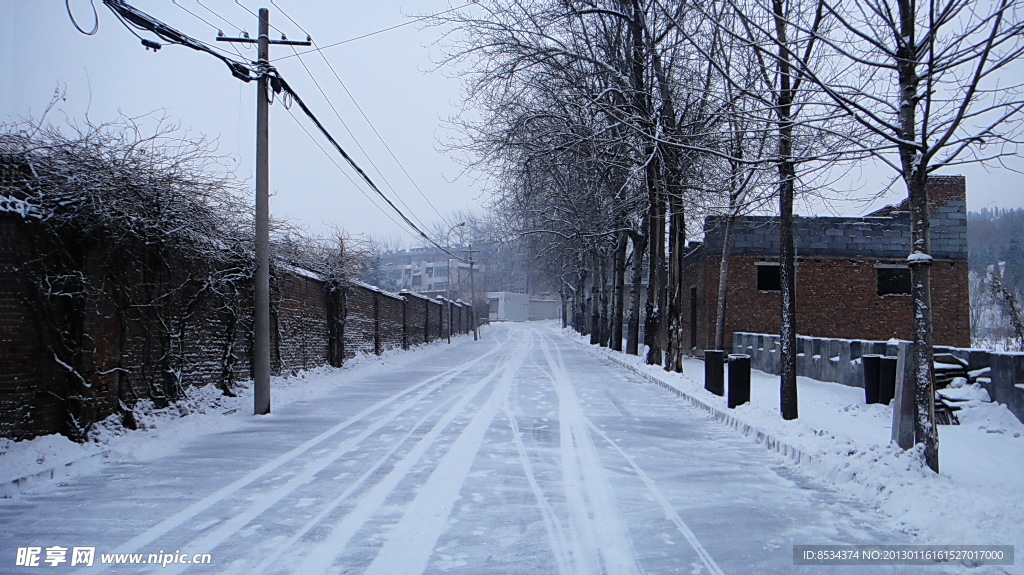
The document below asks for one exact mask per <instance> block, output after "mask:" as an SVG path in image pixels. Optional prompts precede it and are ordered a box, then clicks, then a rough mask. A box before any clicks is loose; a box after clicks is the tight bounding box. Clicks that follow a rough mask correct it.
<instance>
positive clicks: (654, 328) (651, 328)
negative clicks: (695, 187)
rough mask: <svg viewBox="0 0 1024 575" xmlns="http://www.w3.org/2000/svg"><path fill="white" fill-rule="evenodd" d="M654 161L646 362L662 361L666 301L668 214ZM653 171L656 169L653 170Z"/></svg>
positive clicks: (646, 318)
mask: <svg viewBox="0 0 1024 575" xmlns="http://www.w3.org/2000/svg"><path fill="white" fill-rule="evenodd" d="M655 164H656V162H655V161H652V162H651V165H650V166H649V167H648V170H647V171H648V175H647V178H648V186H649V187H650V195H651V200H650V207H649V212H648V232H647V237H648V241H649V242H650V250H649V251H648V258H647V259H648V269H647V304H646V306H645V310H644V311H645V318H644V343H645V344H646V345H647V347H648V349H647V358H646V360H647V364H648V365H661V364H662V354H661V340H660V338H659V335H660V334H661V323H662V322H661V314H662V308H661V307H660V306H661V304H662V303H663V302H662V300H661V294H662V293H663V290H662V289H661V283H662V266H663V264H664V262H665V259H664V253H665V215H664V213H663V206H662V201H661V194H660V193H658V187H659V184H658V181H657V178H658V174H657V168H656V166H655ZM652 172H653V173H652Z"/></svg>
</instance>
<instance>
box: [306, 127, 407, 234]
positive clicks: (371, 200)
mask: <svg viewBox="0 0 1024 575" xmlns="http://www.w3.org/2000/svg"><path fill="white" fill-rule="evenodd" d="M286 109H287V110H288V115H289V116H290V117H291V118H292V120H294V121H295V124H296V125H298V126H299V128H301V129H302V131H303V132H305V133H306V135H307V136H309V139H310V141H312V142H313V144H314V145H315V146H316V147H318V148H320V151H321V152H323V153H324V155H325V156H327V159H328V160H330V161H331V163H332V164H334V166H335V167H336V168H338V171H339V172H341V175H343V176H345V179H347V180H348V181H349V182H351V183H352V187H354V188H355V189H356V190H358V191H359V193H360V194H362V195H363V197H365V198H366V199H367V201H369V202H370V203H371V204H372V205H373V207H375V208H377V209H378V210H380V212H381V213H382V214H384V216H385V217H386V218H388V219H389V220H391V221H392V222H393V223H394V224H395V225H396V226H398V227H399V228H401V229H402V230H403V231H404V232H405V233H407V234H409V235H410V236H412V237H414V238H415V237H418V236H417V235H416V234H415V233H413V232H412V231H411V230H409V229H408V228H406V227H405V225H404V224H402V223H401V222H399V221H398V220H396V219H395V218H394V217H393V216H392V215H391V214H390V213H389V212H388V211H387V210H385V209H384V208H382V207H381V206H380V204H378V203H377V202H376V201H375V200H374V199H373V196H371V195H370V194H367V193H366V191H365V190H363V188H362V187H361V186H360V185H359V183H358V182H356V181H355V180H353V179H352V176H350V175H348V174H347V173H346V172H345V170H344V168H342V167H341V164H339V163H338V161H337V160H335V159H334V156H333V155H331V153H330V152H328V151H327V149H326V148H324V147H323V145H321V144H320V142H318V141H317V140H316V138H315V137H314V136H313V134H312V133H310V131H309V130H307V129H306V127H305V126H303V125H302V122H300V121H299V120H298V118H296V117H295V113H294V112H292V110H291V108H286Z"/></svg>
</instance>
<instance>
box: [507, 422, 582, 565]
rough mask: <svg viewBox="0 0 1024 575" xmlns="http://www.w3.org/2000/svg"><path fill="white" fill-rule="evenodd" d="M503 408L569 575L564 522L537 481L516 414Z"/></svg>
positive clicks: (559, 558) (557, 561)
mask: <svg viewBox="0 0 1024 575" xmlns="http://www.w3.org/2000/svg"><path fill="white" fill-rule="evenodd" d="M503 409H504V412H505V417H507V418H508V425H509V427H510V428H511V429H512V438H513V440H514V441H515V444H516V450H517V451H518V452H519V461H520V462H521V463H522V465H523V472H524V473H525V474H526V482H527V483H529V484H530V489H531V490H533V496H534V497H535V498H536V499H537V506H538V507H539V508H540V513H541V517H542V519H543V520H544V530H545V531H547V534H548V543H549V544H550V545H551V551H552V553H554V555H555V564H556V565H557V567H558V573H559V574H560V575H569V574H570V573H572V571H573V569H572V556H571V555H570V553H569V544H568V542H567V541H566V539H565V532H564V531H563V528H562V522H561V521H559V519H558V515H557V514H556V513H555V510H554V508H552V506H551V503H550V502H549V501H548V498H547V497H546V496H545V495H544V490H543V489H541V487H540V484H538V483H537V477H536V476H535V475H534V474H533V465H532V464H531V463H530V457H529V454H527V452H526V446H525V445H524V444H523V437H522V433H521V432H520V431H519V424H518V423H517V422H516V417H515V415H513V414H512V410H511V409H510V408H509V406H508V404H506V405H505V406H504V408H503Z"/></svg>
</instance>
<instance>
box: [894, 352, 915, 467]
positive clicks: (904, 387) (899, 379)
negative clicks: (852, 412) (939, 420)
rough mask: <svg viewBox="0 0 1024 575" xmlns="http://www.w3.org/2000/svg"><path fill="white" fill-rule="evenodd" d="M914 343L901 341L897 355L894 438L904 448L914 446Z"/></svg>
mask: <svg viewBox="0 0 1024 575" xmlns="http://www.w3.org/2000/svg"><path fill="white" fill-rule="evenodd" d="M913 363H914V344H913V343H912V342H909V341H901V342H900V343H899V352H898V353H897V355H896V396H895V397H894V398H893V399H894V400H895V403H894V404H893V406H892V440H893V441H895V442H896V445H899V446H900V447H902V448H903V449H910V448H911V447H913V446H914V387H915V386H914V366H913Z"/></svg>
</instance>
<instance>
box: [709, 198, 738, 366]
mask: <svg viewBox="0 0 1024 575" xmlns="http://www.w3.org/2000/svg"><path fill="white" fill-rule="evenodd" d="M735 224H736V212H735V211H734V212H732V213H730V214H729V217H728V219H726V221H725V238H723V242H722V261H721V262H720V263H719V265H718V299H717V301H716V304H717V305H716V307H715V342H714V346H715V349H725V310H726V299H725V295H726V293H727V292H728V287H729V286H728V281H729V260H730V258H731V257H732V234H733V226H734V225H735Z"/></svg>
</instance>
